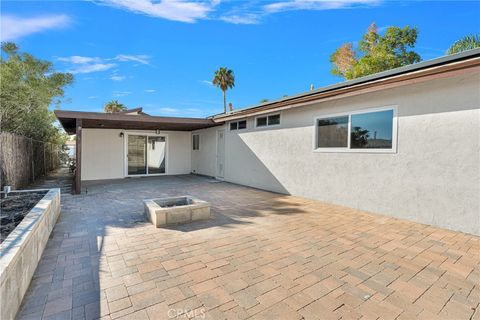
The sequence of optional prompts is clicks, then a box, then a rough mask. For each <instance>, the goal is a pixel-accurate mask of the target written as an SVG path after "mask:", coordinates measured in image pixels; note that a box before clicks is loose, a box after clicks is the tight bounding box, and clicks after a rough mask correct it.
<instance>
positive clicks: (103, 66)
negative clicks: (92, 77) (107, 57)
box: [69, 63, 116, 74]
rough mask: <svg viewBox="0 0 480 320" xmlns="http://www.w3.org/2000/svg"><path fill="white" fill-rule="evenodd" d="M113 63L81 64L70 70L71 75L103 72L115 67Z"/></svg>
mask: <svg viewBox="0 0 480 320" xmlns="http://www.w3.org/2000/svg"><path fill="white" fill-rule="evenodd" d="M115 66H116V64H115V63H94V64H83V65H79V66H78V67H75V68H73V69H71V70H70V71H69V72H71V73H74V74H75V73H91V72H98V71H105V70H109V69H111V68H113V67H115Z"/></svg>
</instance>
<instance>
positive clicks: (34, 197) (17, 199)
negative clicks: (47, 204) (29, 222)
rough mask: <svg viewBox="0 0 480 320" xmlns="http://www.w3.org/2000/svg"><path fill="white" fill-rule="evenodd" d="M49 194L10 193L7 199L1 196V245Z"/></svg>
mask: <svg viewBox="0 0 480 320" xmlns="http://www.w3.org/2000/svg"><path fill="white" fill-rule="evenodd" d="M45 194H47V191H32V192H10V193H9V194H8V196H7V197H5V194H4V193H1V194H0V243H2V242H3V241H4V240H5V239H6V238H7V237H8V235H9V234H10V232H12V231H13V229H15V227H16V226H17V225H18V224H19V223H20V222H21V221H22V220H23V218H24V217H25V216H26V215H27V214H28V213H29V212H30V210H32V208H33V207H35V205H36V204H37V203H38V202H39V201H40V200H41V199H42V198H43V196H45Z"/></svg>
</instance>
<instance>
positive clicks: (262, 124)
mask: <svg viewBox="0 0 480 320" xmlns="http://www.w3.org/2000/svg"><path fill="white" fill-rule="evenodd" d="M266 126H267V117H260V118H257V127H266Z"/></svg>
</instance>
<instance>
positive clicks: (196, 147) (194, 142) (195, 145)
mask: <svg viewBox="0 0 480 320" xmlns="http://www.w3.org/2000/svg"><path fill="white" fill-rule="evenodd" d="M192 146H193V150H200V135H199V134H194V135H193V136H192Z"/></svg>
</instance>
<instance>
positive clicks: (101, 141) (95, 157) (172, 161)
mask: <svg viewBox="0 0 480 320" xmlns="http://www.w3.org/2000/svg"><path fill="white" fill-rule="evenodd" d="M121 132H122V130H116V129H83V131H82V180H100V179H119V178H123V177H124V176H125V153H124V148H125V145H124V139H125V137H120V133H121ZM144 132H147V131H144ZM132 133H133V132H132ZM149 133H150V134H153V133H154V132H149ZM162 134H165V135H167V148H168V149H167V174H188V173H190V171H191V152H190V149H191V141H190V132H175V131H162Z"/></svg>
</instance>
